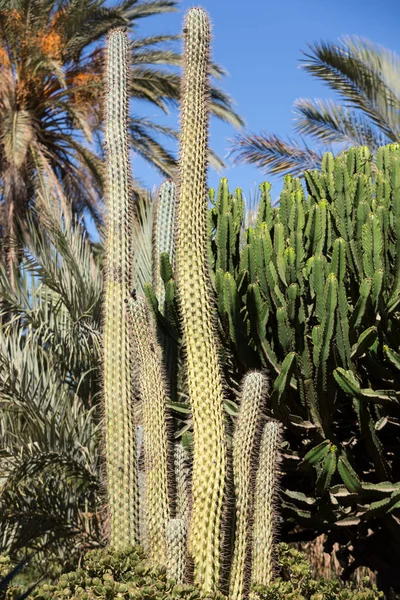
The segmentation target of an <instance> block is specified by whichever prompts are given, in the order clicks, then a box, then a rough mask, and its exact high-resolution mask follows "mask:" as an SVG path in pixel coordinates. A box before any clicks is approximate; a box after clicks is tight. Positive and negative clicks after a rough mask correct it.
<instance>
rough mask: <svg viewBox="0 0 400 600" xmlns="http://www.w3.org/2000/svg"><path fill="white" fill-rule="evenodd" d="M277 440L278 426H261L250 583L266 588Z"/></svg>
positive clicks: (270, 562)
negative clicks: (262, 427)
mask: <svg viewBox="0 0 400 600" xmlns="http://www.w3.org/2000/svg"><path fill="white" fill-rule="evenodd" d="M280 438H281V426H280V424H279V423H278V421H268V422H267V423H266V424H265V425H264V429H263V433H262V437H261V444H260V456H259V465H258V470H257V476H256V486H255V499H254V514H253V534H252V554H251V583H254V584H260V585H269V584H270V583H271V582H272V577H273V564H274V562H273V559H274V556H273V544H274V533H275V524H276V518H275V510H276V493H277V489H278V460H279V456H280V455H279V449H280Z"/></svg>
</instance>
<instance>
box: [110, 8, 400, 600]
mask: <svg viewBox="0 0 400 600" xmlns="http://www.w3.org/2000/svg"><path fill="white" fill-rule="evenodd" d="M184 40H185V48H184V64H185V73H184V78H183V88H182V104H181V105H182V114H181V135H180V143H181V147H180V161H179V176H178V179H177V182H176V184H175V183H173V182H170V181H168V182H165V183H164V184H163V185H162V186H161V189H160V193H159V198H158V204H157V210H156V216H155V224H154V255H153V267H154V272H153V282H152V285H150V283H149V284H148V285H147V286H145V293H146V298H142V297H139V296H138V294H137V292H136V291H135V290H133V291H132V289H131V287H132V284H131V281H132V268H131V261H132V256H131V255H130V249H131V241H130V239H129V228H130V224H131V218H132V217H131V214H132V210H131V206H130V199H129V157H128V150H127V147H126V141H125V129H126V122H125V120H126V110H124V109H117V108H116V106H115V103H117V102H122V106H124V105H125V106H126V90H125V88H124V85H126V44H127V40H126V36H125V34H124V33H123V32H122V31H121V30H118V31H116V32H114V33H112V34H111V36H110V38H109V43H108V46H109V49H108V68H107V74H108V75H107V76H108V97H107V110H106V116H107V124H106V141H107V150H108V196H107V199H108V215H109V217H108V218H109V222H108V228H107V244H106V248H107V283H106V295H105V339H104V395H105V417H106V419H105V430H106V460H107V478H108V479H107V489H108V499H109V510H110V528H111V532H110V544H111V546H112V547H114V548H115V549H116V550H118V549H121V548H124V547H126V546H127V545H128V544H129V543H132V542H135V543H137V542H138V541H139V532H142V537H141V540H140V541H141V543H142V544H143V545H144V547H145V548H146V552H147V557H148V559H149V560H150V564H151V565H153V567H154V568H156V567H157V568H158V569H160V568H161V569H162V568H165V569H166V571H165V572H166V573H167V576H168V577H169V578H171V579H174V580H175V581H176V582H178V583H179V584H182V585H187V584H189V583H190V584H192V583H193V584H194V585H195V586H196V589H198V590H201V592H202V593H205V594H217V593H224V594H226V595H229V597H230V598H232V600H239V599H241V598H245V597H248V596H249V595H251V593H252V592H251V590H253V591H254V590H256V589H258V590H259V592H257V593H258V594H259V595H260V594H261V595H263V594H264V595H265V598H269V597H271V598H272V597H275V596H269V595H268V593H269V592H268V591H267V590H268V589H269V588H270V587H271V585H272V583H273V579H274V578H273V574H274V545H275V543H274V531H275V526H276V515H275V506H276V493H277V488H278V480H279V478H280V477H279V475H280V474H279V469H280V466H279V465H280V464H281V463H280V459H281V457H280V455H281V448H282V444H283V447H284V451H283V452H282V465H283V469H282V470H283V471H284V472H285V474H286V475H285V476H284V477H283V480H282V486H283V490H282V503H281V505H282V508H283V510H284V514H285V516H286V517H287V518H285V521H284V523H283V524H282V527H281V529H282V532H283V534H284V535H289V534H290V533H291V532H293V530H294V528H295V526H296V524H298V523H300V525H301V526H302V527H303V530H311V532H312V534H316V533H321V532H325V533H328V534H329V533H330V532H331V531H332V530H334V528H335V527H340V528H341V530H342V531H343V535H342V540H343V543H344V544H348V545H349V546H350V544H352V545H351V549H350V548H349V550H348V553H347V556H348V557H351V552H354V556H353V557H351V560H350V558H349V559H348V562H349V563H350V562H352V564H353V566H352V568H353V569H354V568H356V566H357V564H358V562H357V560H358V559H357V556H360V555H359V554H357V540H358V539H363V543H364V544H369V543H370V541H369V540H368V541H366V539H365V538H366V536H365V535H364V538H363V535H361V536H359V538H357V539H355V536H354V528H359V530H360V532H365V527H367V528H368V527H370V528H371V529H370V531H372V534H370V535H371V537H372V538H374V536H375V534H377V537H376V536H375V539H376V540H378V541H379V540H380V539H381V537H379V536H382V531H387V532H390V535H389V538H388V544H389V546H390V544H392V541H393V542H394V540H395V539H396V536H398V535H399V532H398V531H397V529H396V528H398V524H397V521H396V519H397V517H396V510H397V508H398V506H397V504H398V503H399V506H400V499H399V485H400V484H396V483H393V482H395V481H397V480H398V479H400V473H398V470H399V467H398V465H397V462H396V458H395V456H394V455H393V452H391V451H390V450H388V449H389V448H390V447H391V444H389V445H388V447H387V448H388V449H386V450H385V449H384V448H383V444H382V442H381V440H380V436H381V435H382V434H381V431H382V430H384V433H385V434H386V435H387V436H388V438H387V439H392V438H394V437H395V433H393V429H392V428H393V427H395V426H397V425H398V422H400V421H399V418H400V415H399V414H398V409H397V406H398V400H399V399H400V387H399V383H398V377H397V378H396V375H398V371H399V367H400V354H399V353H398V347H399V346H398V339H399V333H400V331H399V306H400V149H399V148H398V147H397V146H388V147H386V148H382V149H380V150H379V152H378V156H377V161H376V167H374V168H375V171H374V172H372V171H371V169H372V161H371V157H370V154H369V151H368V150H367V149H365V148H360V149H353V150H351V151H349V152H348V153H345V154H343V155H341V156H339V157H337V158H334V157H333V156H332V155H331V154H329V153H328V154H326V155H325V158H324V160H323V164H322V171H321V172H317V171H315V172H308V173H306V174H305V182H306V190H305V189H304V183H303V182H302V181H300V180H297V179H293V178H292V177H287V178H286V179H285V183H284V190H283V192H282V194H281V197H280V203H279V206H276V207H273V206H272V204H271V199H270V185H269V184H267V183H264V184H262V185H261V186H260V205H259V210H258V214H257V217H256V219H255V224H254V227H249V228H248V229H247V231H245V232H244V230H243V220H244V200H243V196H242V192H241V190H239V189H237V190H235V192H234V193H231V192H230V191H229V188H228V182H227V180H226V179H223V180H222V181H221V183H220V186H219V189H218V190H217V192H216V193H215V192H214V191H213V190H210V191H208V190H207V176H206V175H207V156H208V118H209V107H208V101H209V81H208V77H209V68H210V47H209V44H210V24H209V20H208V17H207V15H206V14H205V13H204V11H202V10H201V9H198V8H195V9H191V10H190V11H189V13H188V15H187V17H186V21H185V29H184ZM114 61H116V63H118V64H114ZM117 118H118V119H119V120H120V122H119V124H117V123H116V122H115V121H116V119H117ZM209 201H210V202H211V204H212V208H211V210H210V211H209V209H208V203H209ZM267 374H268V375H269V376H270V378H271V380H272V381H273V383H272V385H271V390H270V392H268V389H267V388H268V385H267ZM378 382H380V384H379V388H378V387H377V384H378ZM237 390H239V392H238V391H237ZM133 415H135V416H137V421H136V423H135V425H139V426H140V427H139V428H140V431H143V455H144V461H143V464H144V479H145V485H144V486H139V483H138V482H139V480H141V477H142V476H143V472H140V473H139V465H138V460H137V455H138V453H137V440H136V436H135V434H134V420H133ZM182 415H185V416H184V417H182ZM281 423H283V424H284V425H285V427H286V430H285V440H284V443H283V442H282V435H281V434H282V426H281ZM360 432H361V435H360ZM174 437H175V438H179V439H178V441H176V440H174ZM288 474H289V476H288ZM139 487H140V489H141V490H142V491H141V493H140V494H139ZM139 495H140V496H141V497H140V499H139ZM139 503H140V508H139ZM141 516H142V518H144V520H145V526H143V525H141V523H140V518H141ZM381 516H382V521H379V518H380V517H381ZM376 523H378V527H376ZM385 528H386V529H385ZM354 548H355V549H356V550H354ZM354 558H355V559H356V560H354ZM370 566H371V567H374V565H373V562H371V563H370ZM160 572H161V571H160ZM395 576H396V575H395V574H393V573H391V574H389V578H392V579H395ZM182 589H183V588H182ZM185 589H186V588H185ZM193 589H194V588H193ZM271 589H272V588H271ZM260 590H264V591H263V592H261V591H260ZM321 597H323V596H321ZM343 597H346V596H343ZM366 597H368V596H366Z"/></svg>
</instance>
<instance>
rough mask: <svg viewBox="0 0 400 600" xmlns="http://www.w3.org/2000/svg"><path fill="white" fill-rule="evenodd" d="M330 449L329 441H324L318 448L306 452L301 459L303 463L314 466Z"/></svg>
mask: <svg viewBox="0 0 400 600" xmlns="http://www.w3.org/2000/svg"><path fill="white" fill-rule="evenodd" d="M330 448H331V442H330V441H329V440H324V441H323V442H321V443H320V444H318V446H315V447H314V448H312V449H311V450H309V451H308V452H307V454H306V455H305V457H304V458H303V462H307V463H308V464H310V465H316V464H317V463H319V462H321V460H323V459H324V458H325V456H326V455H327V454H328V452H329V451H330Z"/></svg>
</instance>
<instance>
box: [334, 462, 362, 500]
mask: <svg viewBox="0 0 400 600" xmlns="http://www.w3.org/2000/svg"><path fill="white" fill-rule="evenodd" d="M337 468H338V473H339V475H340V477H341V480H342V481H343V483H344V485H345V486H346V488H347V489H348V490H349V492H351V493H357V492H359V491H360V490H361V481H360V480H359V478H358V475H357V473H356V472H355V471H354V469H353V467H352V466H351V464H350V463H349V461H348V460H347V458H346V457H345V456H344V455H341V456H339V460H338V465H337Z"/></svg>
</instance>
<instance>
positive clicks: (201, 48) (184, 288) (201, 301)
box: [176, 8, 227, 592]
mask: <svg viewBox="0 0 400 600" xmlns="http://www.w3.org/2000/svg"><path fill="white" fill-rule="evenodd" d="M210 34H211V32H210V23H209V19H208V16H207V14H206V13H205V12H204V11H203V10H202V9H200V8H193V9H191V10H190V11H189V12H188V14H187V16H186V20H185V29H184V39H185V44H184V68H185V73H184V78H183V89H182V104H181V107H182V108H181V138H180V140H181V146H180V162H179V183H178V212H177V240H176V266H177V287H178V296H179V307H180V314H181V318H182V329H183V336H184V340H185V344H186V354H187V381H188V391H189V402H190V405H191V409H192V414H193V438H194V451H193V478H192V492H193V505H192V517H191V527H190V534H189V549H190V554H191V557H192V559H193V563H194V580H195V583H196V584H197V585H198V586H199V587H200V589H201V590H202V591H203V592H213V591H216V590H217V589H218V585H219V579H220V567H221V564H220V563H221V557H220V544H221V529H222V512H223V502H224V493H225V480H226V468H227V453H226V444H225V431H224V412H223V401H224V395H223V381H222V374H221V368H220V365H219V360H218V351H217V345H216V335H215V331H214V326H213V319H212V315H213V311H214V310H215V309H214V307H213V304H212V299H211V293H210V282H209V266H208V245H207V227H208V213H207V159H208V141H207V138H208V133H207V132H208V118H209V108H208V104H209V81H208V76H209V68H210Z"/></svg>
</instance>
